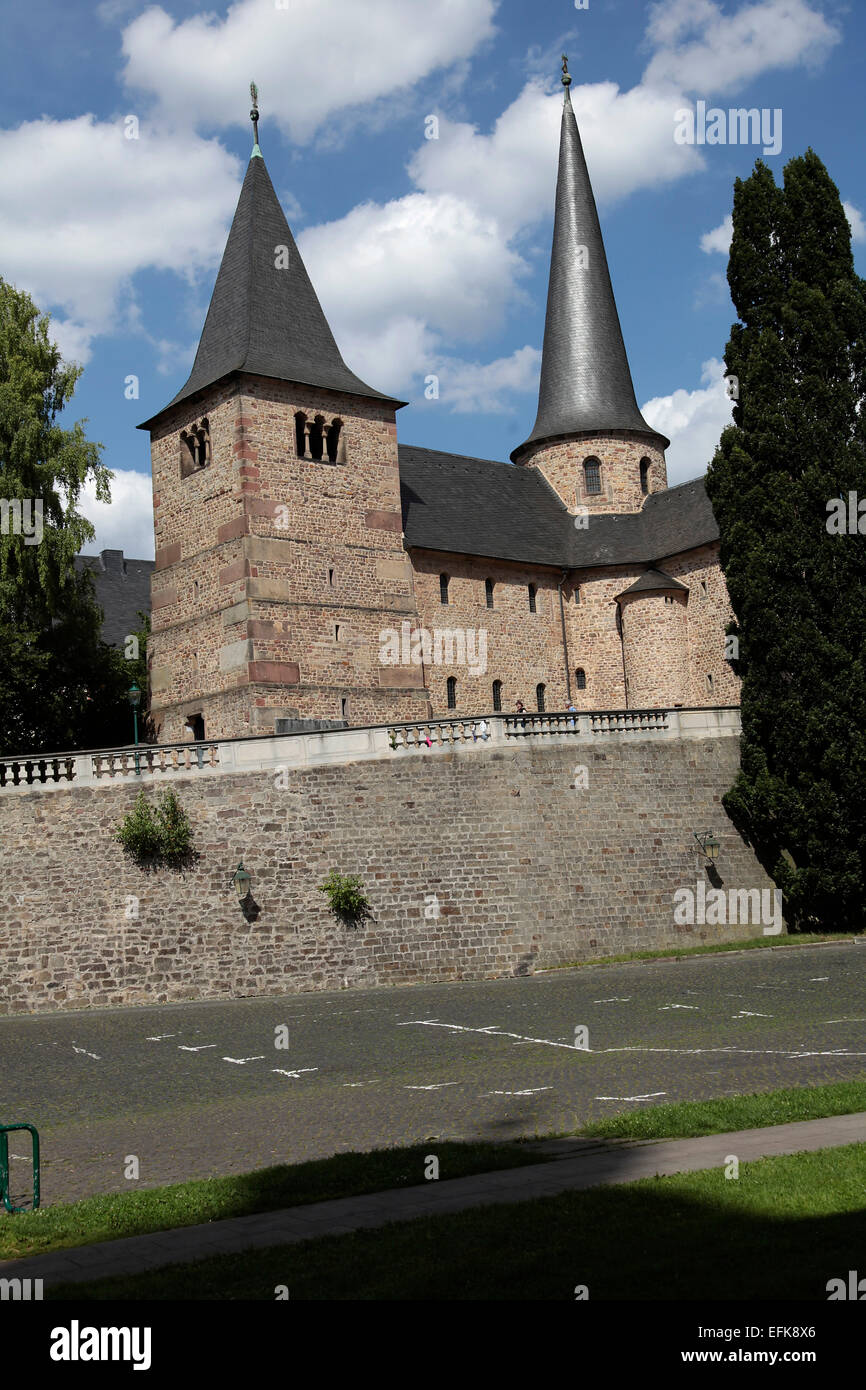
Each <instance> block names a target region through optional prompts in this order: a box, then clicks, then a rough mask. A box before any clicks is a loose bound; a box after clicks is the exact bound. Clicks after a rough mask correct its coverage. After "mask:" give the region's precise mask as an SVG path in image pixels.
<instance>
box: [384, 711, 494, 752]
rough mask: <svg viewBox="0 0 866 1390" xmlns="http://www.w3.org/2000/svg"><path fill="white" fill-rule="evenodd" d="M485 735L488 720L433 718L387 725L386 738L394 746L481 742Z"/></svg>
mask: <svg viewBox="0 0 866 1390" xmlns="http://www.w3.org/2000/svg"><path fill="white" fill-rule="evenodd" d="M489 738H490V721H489V720H487V719H435V720H429V721H427V722H426V723H419V724H394V725H392V726H391V727H390V728H389V729H388V742H389V743H390V745H391V747H392V749H395V750H396V749H398V748H434V747H435V748H443V747H446V746H453V745H454V744H458V743H478V742H481V743H483V742H486V740H487V739H489Z"/></svg>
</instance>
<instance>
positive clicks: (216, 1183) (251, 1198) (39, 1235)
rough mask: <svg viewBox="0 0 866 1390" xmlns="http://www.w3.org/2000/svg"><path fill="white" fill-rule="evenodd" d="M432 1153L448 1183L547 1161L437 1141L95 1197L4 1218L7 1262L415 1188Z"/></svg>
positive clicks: (1, 1243) (0, 1238)
mask: <svg viewBox="0 0 866 1390" xmlns="http://www.w3.org/2000/svg"><path fill="white" fill-rule="evenodd" d="M429 1153H434V1154H435V1155H436V1157H437V1158H438V1159H439V1172H440V1177H441V1178H443V1179H445V1178H463V1177H467V1176H468V1175H469V1174H471V1173H489V1172H493V1171H494V1170H496V1169H498V1168H517V1167H519V1166H520V1165H521V1164H526V1163H538V1162H539V1161H542V1160H543V1156H542V1155H540V1154H537V1153H533V1152H531V1151H529V1150H527V1149H526V1148H525V1147H523V1146H519V1145H516V1144H488V1143H485V1144H481V1143H478V1144H460V1143H443V1142H440V1141H439V1140H438V1139H437V1140H435V1141H434V1140H431V1141H430V1142H428V1143H426V1144H416V1145H414V1146H412V1147H411V1148H402V1149H399V1148H398V1149H374V1150H372V1151H371V1152H370V1153H345V1154H335V1155H334V1157H333V1158H325V1159H320V1160H317V1161H315V1162H312V1163H298V1164H295V1165H288V1164H283V1165H280V1166H279V1167H275V1168H260V1169H258V1170H257V1171H255V1172H253V1173H241V1174H237V1175H234V1176H232V1177H225V1178H207V1179H203V1180H201V1181H198V1182H185V1183H174V1184H172V1185H171V1186H169V1187H153V1188H149V1189H144V1190H142V1191H138V1192H122V1193H112V1194H110V1195H108V1196H105V1197H88V1198H85V1200H84V1201H81V1202H73V1203H70V1204H68V1205H64V1206H54V1207H42V1208H40V1210H39V1211H33V1212H24V1213H22V1214H21V1215H19V1216H7V1217H6V1219H5V1220H3V1219H2V1218H0V1260H9V1259H15V1258H18V1257H20V1256H24V1255H40V1254H44V1253H45V1251H47V1250H62V1249H64V1248H67V1247H69V1246H72V1245H91V1244H93V1243H95V1242H97V1241H101V1240H117V1239H118V1238H119V1237H120V1236H140V1235H144V1234H146V1233H147V1232H149V1231H167V1230H170V1229H173V1228H175V1227H177V1226H196V1225H198V1224H199V1223H202V1222H205V1221H219V1220H224V1219H225V1218H226V1217H230V1216H251V1215H252V1214H253V1212H257V1211H278V1210H280V1209H281V1208H283V1207H296V1206H300V1205H302V1204H305V1203H308V1202H325V1201H328V1200H329V1199H330V1198H333V1197H353V1196H356V1195H357V1194H358V1193H361V1192H383V1191H385V1190H386V1189H388V1188H392V1187H410V1186H413V1185H414V1184H415V1183H421V1182H424V1181H426V1179H425V1177H424V1158H425V1156H426V1155H427V1154H429Z"/></svg>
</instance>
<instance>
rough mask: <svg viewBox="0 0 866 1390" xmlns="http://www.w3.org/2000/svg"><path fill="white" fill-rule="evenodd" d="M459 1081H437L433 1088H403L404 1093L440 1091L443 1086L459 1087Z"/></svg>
mask: <svg viewBox="0 0 866 1390" xmlns="http://www.w3.org/2000/svg"><path fill="white" fill-rule="evenodd" d="M459 1085H460V1083H459V1081H438V1082H437V1083H436V1085H435V1086H404V1087H403V1090H404V1091H441V1090H442V1087H443V1086H459Z"/></svg>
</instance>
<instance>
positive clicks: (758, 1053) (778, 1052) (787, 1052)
mask: <svg viewBox="0 0 866 1390" xmlns="http://www.w3.org/2000/svg"><path fill="white" fill-rule="evenodd" d="M599 1051H600V1052H672V1053H680V1054H682V1055H683V1056H684V1057H696V1056H699V1055H701V1054H703V1053H710V1052H729V1053H732V1054H733V1053H741V1054H742V1055H744V1056H755V1057H866V1052H848V1051H847V1049H846V1048H844V1047H837V1048H834V1049H833V1050H832V1051H826V1052H797V1051H795V1050H793V1049H789V1048H785V1047H603V1048H600V1049H599Z"/></svg>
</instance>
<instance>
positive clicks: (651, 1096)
mask: <svg viewBox="0 0 866 1390" xmlns="http://www.w3.org/2000/svg"><path fill="white" fill-rule="evenodd" d="M666 1095H667V1091H650V1093H649V1095H648V1096H596V1100H655V1099H656V1097H657V1096H666Z"/></svg>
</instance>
